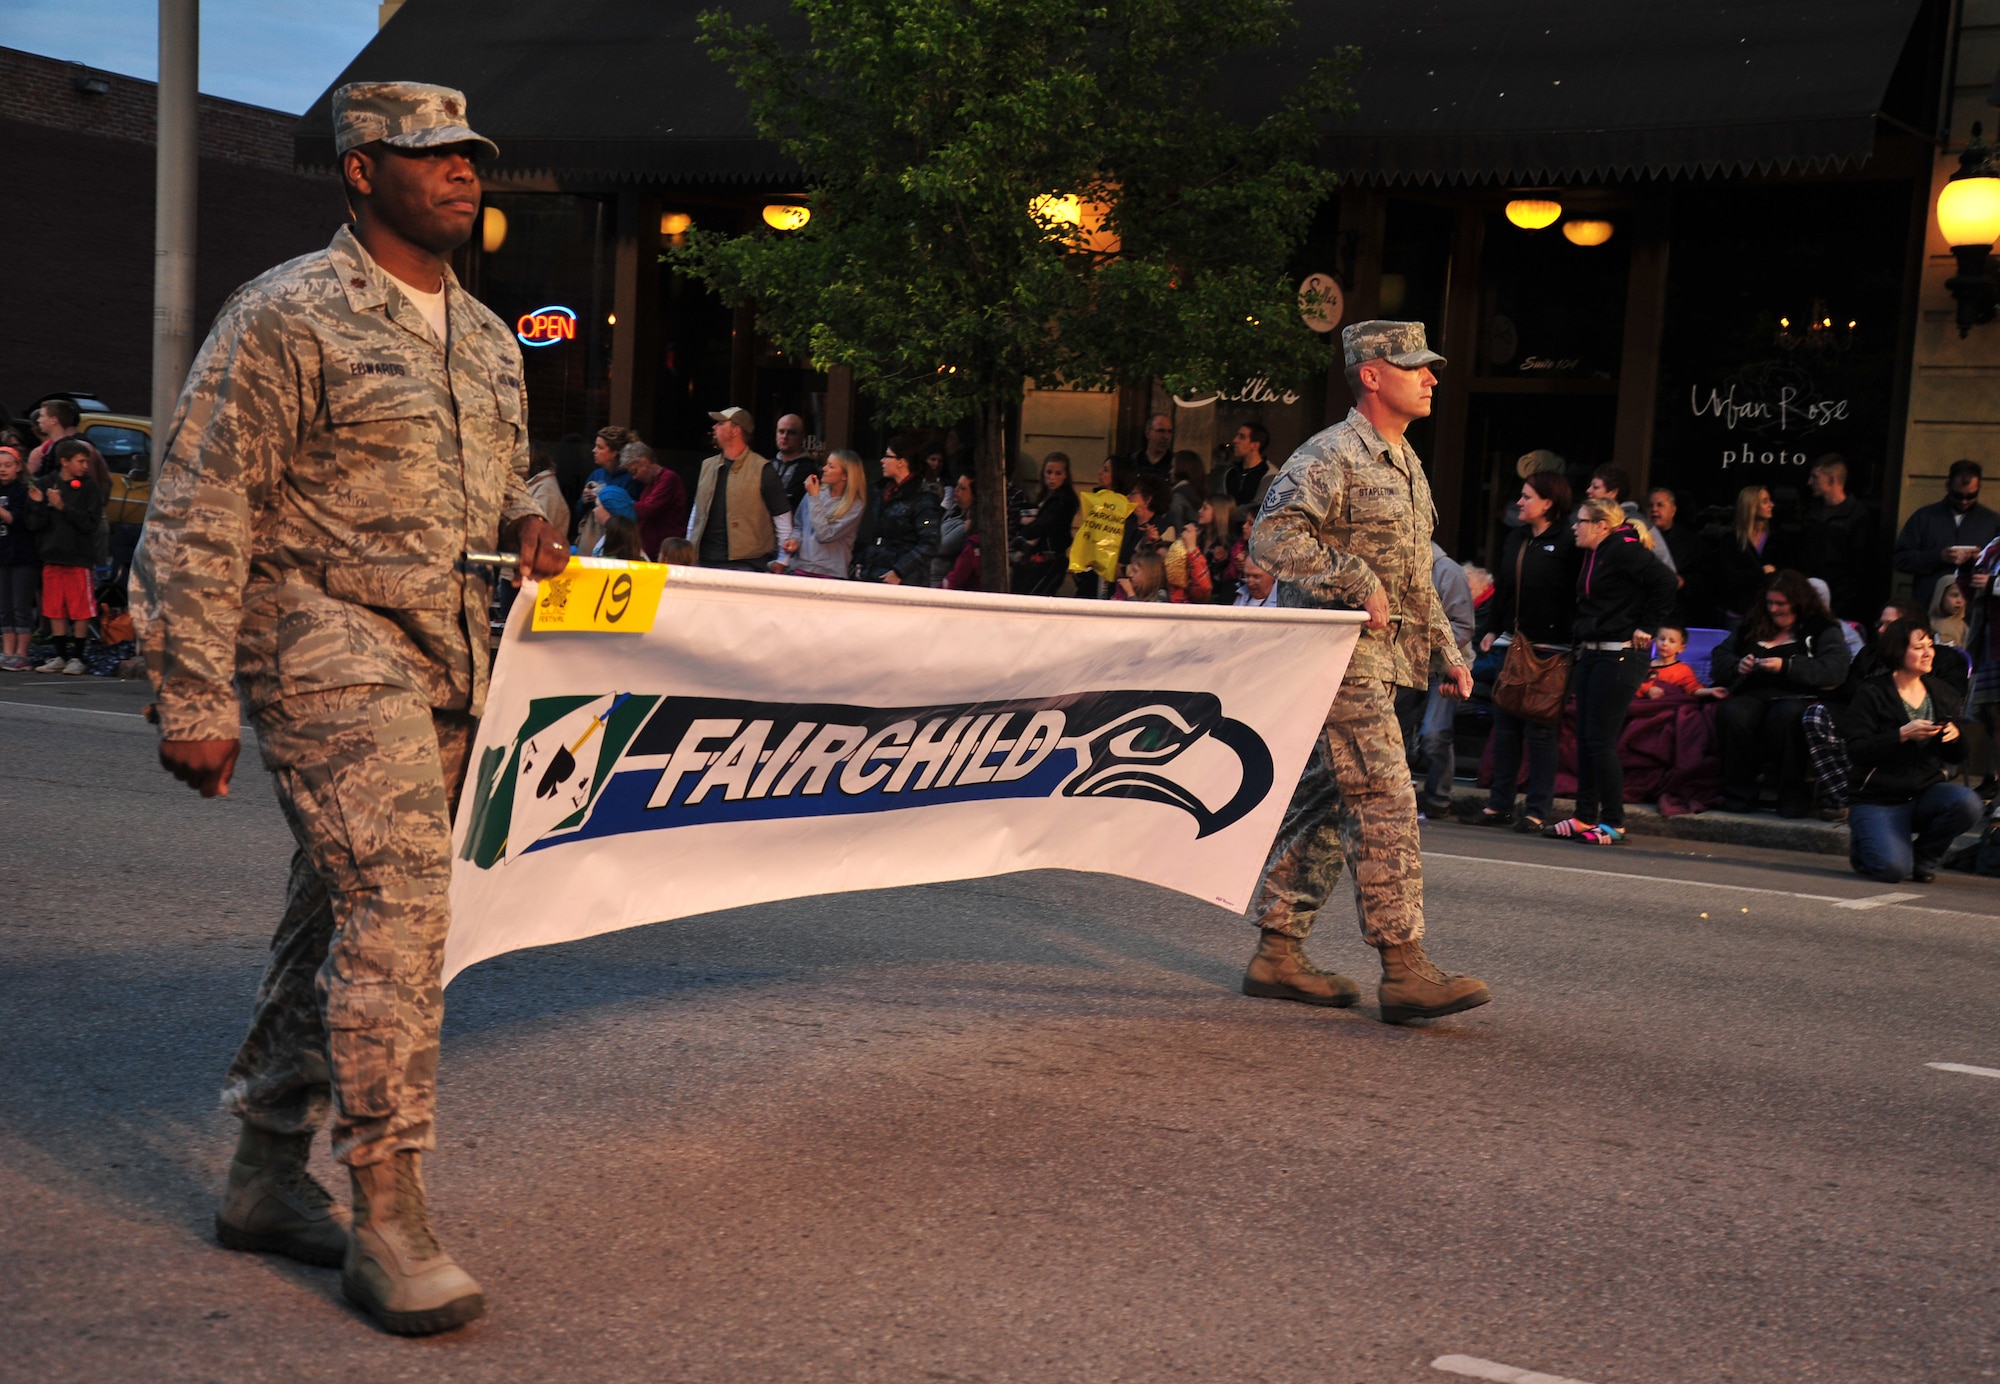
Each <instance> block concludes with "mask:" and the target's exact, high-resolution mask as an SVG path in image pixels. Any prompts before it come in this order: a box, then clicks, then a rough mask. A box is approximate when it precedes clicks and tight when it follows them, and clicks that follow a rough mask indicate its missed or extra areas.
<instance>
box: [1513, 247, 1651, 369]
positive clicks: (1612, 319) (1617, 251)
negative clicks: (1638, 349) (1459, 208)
mask: <svg viewBox="0 0 2000 1384" xmlns="http://www.w3.org/2000/svg"><path fill="white" fill-rule="evenodd" d="M1592 219H1594V220H1602V221H1604V222H1605V223H1606V224H1609V225H1610V226H1611V228H1612V233H1611V238H1610V239H1609V240H1606V241H1605V242H1603V243H1602V244H1599V245H1575V244H1572V243H1571V242H1570V241H1569V240H1568V239H1567V238H1565V236H1564V235H1563V233H1562V230H1561V227H1560V224H1557V225H1551V226H1547V227H1544V228H1543V229H1541V230H1538V231H1528V230H1523V229H1521V228H1520V227H1518V226H1515V225H1513V224H1512V223H1511V222H1509V221H1508V220H1507V218H1506V217H1505V216H1503V215H1502V214H1501V213H1499V212H1498V211H1493V212H1489V213H1487V216H1486V243H1485V249H1484V253H1483V255H1482V257H1481V262H1480V287H1481V290H1482V291H1481V295H1480V298H1481V302H1480V307H1481V311H1480V334H1479V344H1480V350H1479V360H1478V362H1477V364H1476V370H1477V372H1478V374H1479V375H1481V376H1484V377H1488V378H1492V379H1516V380H1534V379H1544V380H1555V379H1571V380H1577V379H1583V380H1615V379H1617V378H1618V353H1619V346H1620V338H1621V336H1622V334H1623V332H1624V328H1625V275H1626V266H1627V263H1628V261H1629V260H1630V257H1631V252H1630V245H1631V235H1630V232H1629V228H1628V227H1627V226H1625V225H1624V224H1622V223H1624V222H1626V221H1628V220H1629V217H1621V216H1620V215H1618V214H1617V213H1616V212H1602V213H1593V214H1592ZM1621 231H1622V232H1624V233H1623V234H1621Z"/></svg>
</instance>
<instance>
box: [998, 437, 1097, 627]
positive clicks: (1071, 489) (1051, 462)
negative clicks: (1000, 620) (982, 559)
mask: <svg viewBox="0 0 2000 1384" xmlns="http://www.w3.org/2000/svg"><path fill="white" fill-rule="evenodd" d="M1081 503H1082V502H1081V501H1080V500H1078V498H1077V494H1076V487H1075V486H1074V485H1072V484H1070V478H1069V457H1068V456H1067V455H1066V454H1065V453H1062V452H1050V453H1049V454H1048V455H1047V456H1046V457H1044V458H1043V459H1042V498H1041V500H1040V502H1039V503H1038V504H1036V506H1035V508H1034V510H1033V511H1032V512H1031V513H1030V514H1028V515H1025V516H1023V517H1024V522H1023V523H1022V525H1021V531H1020V532H1019V533H1018V534H1016V535H1015V537H1014V544H1013V547H1014V558H1013V561H1014V594H1015V595H1017V596H1053V595H1055V593H1056V588H1057V587H1059V586H1061V585H1062V579H1063V573H1064V572H1066V571H1068V570H1069V540H1070V530H1071V529H1073V528H1075V527H1076V512H1077V509H1078V507H1079V505H1080V504H1081Z"/></svg>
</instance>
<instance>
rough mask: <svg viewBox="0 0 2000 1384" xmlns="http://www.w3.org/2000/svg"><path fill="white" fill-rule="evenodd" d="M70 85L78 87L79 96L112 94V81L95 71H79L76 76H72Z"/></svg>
mask: <svg viewBox="0 0 2000 1384" xmlns="http://www.w3.org/2000/svg"><path fill="white" fill-rule="evenodd" d="M70 85H71V86H72V87H74V88H75V89H76V94H77V95H78V96H109V95H110V94H111V83H110V82H108V81H106V80H105V79H104V78H102V77H100V76H98V75H97V74H96V73H95V72H79V73H78V74H77V75H76V76H74V77H72V78H70Z"/></svg>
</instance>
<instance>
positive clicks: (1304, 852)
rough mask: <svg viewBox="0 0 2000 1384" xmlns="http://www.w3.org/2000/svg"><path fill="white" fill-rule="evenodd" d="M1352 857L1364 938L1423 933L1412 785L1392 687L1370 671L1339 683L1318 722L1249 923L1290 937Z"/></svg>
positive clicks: (1376, 941) (1379, 940)
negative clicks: (1317, 736)
mask: <svg viewBox="0 0 2000 1384" xmlns="http://www.w3.org/2000/svg"><path fill="white" fill-rule="evenodd" d="M1349 857H1351V858H1352V859H1353V861H1354V900H1355V907H1356V910H1357V911H1358V912H1359V914H1360V917H1361V936H1362V937H1363V939H1365V940H1366V941H1367V943H1368V945H1369V946H1371V947H1386V946H1394V945H1396V944H1397V943H1400V942H1409V941H1414V940H1416V939H1418V938H1421V937H1422V936H1423V935H1424V858H1423V850H1422V843H1421V841H1420V839H1419V837H1418V835H1417V794H1416V789H1415V788H1414V787H1412V786H1411V783H1410V766H1409V761H1408V760H1407V759H1406V758H1405V757H1404V754H1403V732H1402V730H1401V728H1400V727H1399V726H1398V725H1397V722H1396V689H1395V688H1393V687H1391V686H1388V685H1387V684H1385V683H1381V682H1377V681H1375V680H1373V679H1370V678H1349V679H1347V680H1346V681H1344V682H1343V683H1341V685H1340V692H1339V695H1337V696H1336V697H1335V698H1334V699H1333V707H1332V709H1331V710H1329V711H1328V712H1327V715H1326V729H1325V731H1324V732H1323V733H1322V734H1321V736H1320V740H1319V744H1317V745H1316V746H1314V747H1313V754H1312V758H1311V759H1309V760H1307V761H1306V769H1305V772H1304V773H1303V774H1301V775H1300V776H1299V786H1298V788H1297V789H1295V790H1294V791H1293V793H1292V801H1291V804H1290V805H1289V806H1288V807H1286V808H1285V816H1284V820H1283V822H1282V823H1281V824H1280V826H1279V828H1278V839H1277V841H1276V842H1275V843H1274V844H1273V845H1272V848H1271V858H1270V861H1269V862H1268V863H1267V864H1266V865H1265V866H1264V880H1263V883H1262V884H1261V885H1259V886H1258V889H1257V897H1256V900H1255V902H1253V903H1252V904H1251V914H1252V915H1253V916H1254V917H1255V918H1256V920H1257V926H1259V927H1261V928H1267V929H1269V930H1270V931H1272V932H1282V933H1286V934H1288V935H1290V936H1293V937H1304V936H1306V935H1307V934H1309V933H1310V932H1311V931H1312V925H1313V917H1314V915H1315V914H1317V913H1318V912H1319V910H1320V908H1321V907H1322V906H1323V905H1324V904H1325V903H1326V901H1327V897H1328V895H1330V894H1331V893H1332V892H1333V888H1334V886H1335V885H1336V884H1338V883H1340V867H1341V864H1342V862H1343V860H1345V859H1347V858H1349Z"/></svg>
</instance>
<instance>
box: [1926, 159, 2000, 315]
mask: <svg viewBox="0 0 2000 1384" xmlns="http://www.w3.org/2000/svg"><path fill="white" fill-rule="evenodd" d="M1937 219H1938V230H1940V231H1942V232H1943V233H1944V243H1945V244H1947V245H1949V246H1950V247H1951V253H1952V257H1953V258H1955V259H1956V260H1957V261H1958V273H1956V274H1954V275H1953V276H1952V277H1951V278H1949V279H1946V280H1945V283H1944V286H1945V287H1946V288H1947V289H1950V290H1951V296H1952V297H1953V298H1955V299H1957V300H1958V334H1959V335H1960V336H1965V335H1968V334H1969V333H1970V332H1971V331H1972V329H1973V328H1974V327H1976V326H1978V325H1979V324H1980V323H1982V322H1991V321H1992V320H1993V304H1994V301H1995V299H1996V298H2000V285H1996V284H1995V283H1994V280H1993V265H1992V259H1993V242H1994V241H1995V240H2000V163H1996V161H1995V159H1994V151H1993V146H1992V145H1990V144H1988V143H1987V142H1986V141H1985V140H1984V139H1982V138H1980V125H1979V122H1978V121H1976V120H1975V121H1974V122H1973V123H1972V139H1971V141H1970V142H1969V143H1968V144H1967V145H1966V146H1965V152H1964V153H1962V154H1960V155H1959V156H1958V172H1956V173H1954V174H1952V175H1951V181H1950V182H1948V183H1946V184H1945V185H1944V190H1943V191H1942V192H1940V193H1938V201H1937Z"/></svg>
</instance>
